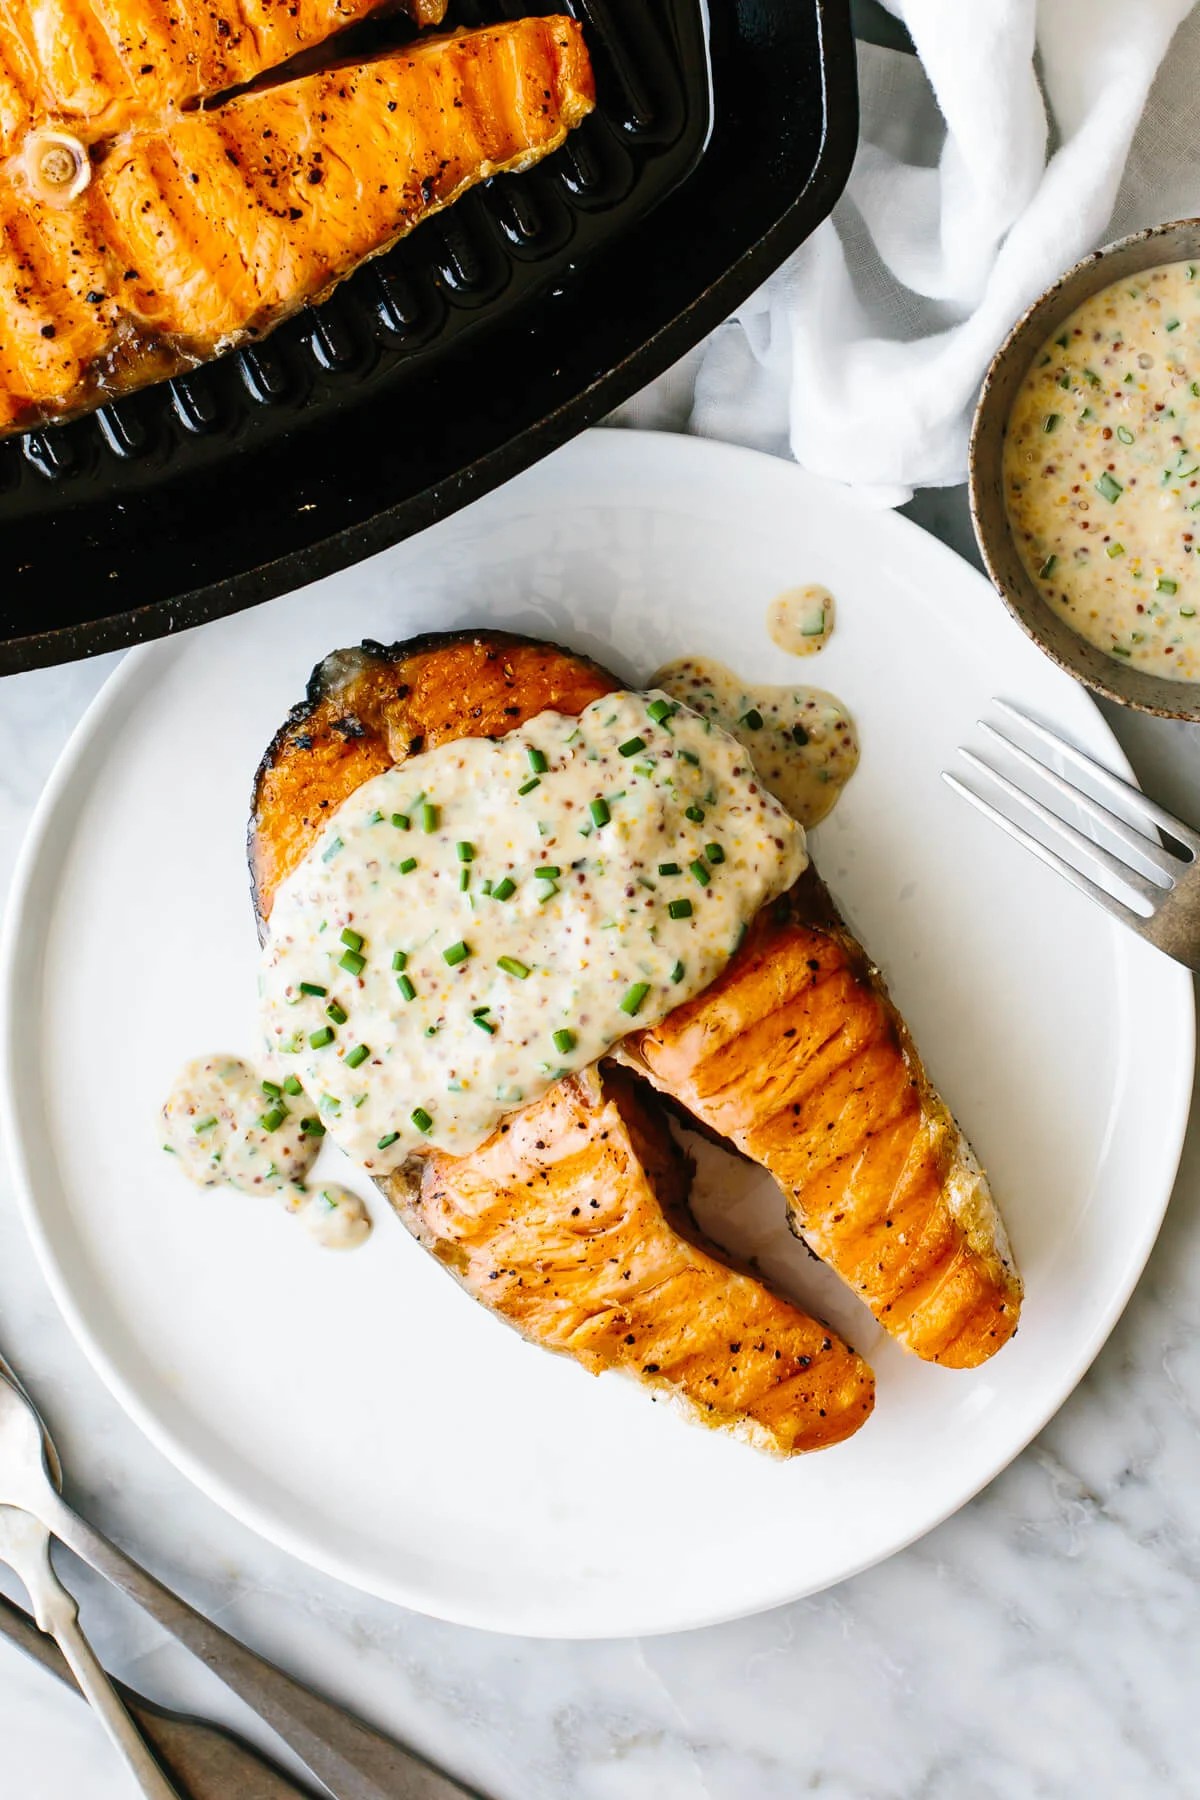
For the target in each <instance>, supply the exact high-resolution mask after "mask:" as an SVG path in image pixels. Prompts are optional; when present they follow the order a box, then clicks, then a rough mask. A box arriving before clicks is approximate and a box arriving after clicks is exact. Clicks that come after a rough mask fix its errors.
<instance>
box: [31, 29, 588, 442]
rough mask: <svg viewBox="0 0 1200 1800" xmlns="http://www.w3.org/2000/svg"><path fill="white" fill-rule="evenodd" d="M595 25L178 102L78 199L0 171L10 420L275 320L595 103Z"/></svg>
mask: <svg viewBox="0 0 1200 1800" xmlns="http://www.w3.org/2000/svg"><path fill="white" fill-rule="evenodd" d="M3 3H4V0H0V5H3ZM593 105H594V88H593V83H592V73H591V67H590V64H589V61H588V55H587V50H586V48H585V46H584V42H583V38H582V34H581V32H580V29H579V26H578V25H577V24H576V23H575V21H574V20H572V19H568V18H547V19H524V20H519V21H517V22H516V23H513V24H504V25H496V26H491V27H488V28H487V29H484V30H481V31H475V32H467V33H463V34H461V35H458V36H453V37H445V38H434V39H425V40H422V41H420V42H419V43H417V44H416V45H414V46H413V47H412V48H410V49H407V50H404V51H399V52H397V53H395V54H393V55H388V56H383V57H379V58H378V59H376V60H373V61H371V62H368V63H362V64H358V65H356V66H352V67H346V68H339V69H334V70H329V71H326V72H324V73H322V74H316V75H309V76H305V77H303V78H301V79H299V80H296V81H292V82H287V83H284V84H282V85H280V86H278V87H272V88H267V89H262V90H258V91H255V92H251V93H246V94H243V95H241V96H240V97H238V98H235V99H233V100H231V101H229V102H228V103H227V104H225V105H223V106H221V107H218V108H217V109H215V110H214V111H211V112H191V113H184V114H178V115H176V116H174V117H172V118H171V119H170V120H169V121H168V122H166V123H155V124H151V125H147V126H146V127H145V128H144V129H141V128H139V129H138V130H136V131H133V132H130V133H128V134H125V135H122V136H121V137H119V138H117V139H114V140H112V141H110V142H108V143H107V144H106V145H104V146H102V147H101V149H102V153H101V151H98V150H93V151H92V152H91V153H90V154H91V163H90V168H89V173H90V179H89V180H88V181H87V185H86V186H84V187H83V189H82V191H81V192H79V193H78V194H76V195H75V196H74V197H73V198H70V199H68V200H66V201H65V202H63V203H58V202H57V201H56V200H55V199H48V198H45V197H43V196H42V195H41V194H40V193H38V194H35V193H34V192H33V191H32V190H31V189H30V187H29V185H28V183H27V182H22V180H21V179H20V169H19V168H18V167H17V165H16V162H15V161H10V163H9V164H8V165H6V168H5V170H4V172H3V174H0V433H2V432H5V431H7V432H12V431H24V430H28V429H30V428H31V427H33V426H36V425H40V424H45V423H50V422H53V421H55V420H57V419H62V418H67V417H70V416H72V415H73V414H76V413H79V412H81V411H86V410H87V409H88V408H90V407H93V406H96V405H100V404H103V403H104V402H105V401H107V400H110V399H113V398H115V397H117V396H118V395H120V394H123V393H127V392H129V391H130V390H131V389H133V388H137V387H142V386H144V385H146V383H148V382H151V381H156V380H159V379H162V378H163V376H165V375H170V374H174V373H177V372H179V371H180V370H182V369H186V368H191V367H194V366H195V365H196V364H197V363H199V362H202V361H204V360H206V359H207V358H209V357H211V356H214V355H217V354H218V353H219V352H221V351H223V350H226V349H229V348H231V347H232V346H235V345H237V344H238V343H241V342H244V341H246V340H249V339H257V338H260V337H262V336H263V335H264V334H265V333H266V332H268V331H270V330H271V329H272V328H273V327H274V326H275V325H277V324H278V323H279V322H280V321H281V320H283V319H285V318H287V317H288V316H289V315H290V314H292V313H294V312H296V311H298V310H299V309H300V307H302V306H304V305H307V304H311V303H312V302H314V301H317V300H319V299H321V298H322V297H323V296H324V295H326V294H327V293H329V292H330V290H331V289H332V288H333V287H334V286H336V284H337V283H338V282H339V281H341V280H342V279H344V277H345V276H347V275H349V274H351V273H352V272H353V270H354V269H355V268H357V267H358V266H359V265H360V264H361V263H362V262H363V261H365V260H366V259H367V258H369V257H373V256H378V255H380V254H381V253H382V252H383V251H385V250H388V249H390V247H391V246H392V245H393V244H394V243H395V242H396V241H397V240H398V239H399V238H401V237H403V236H405V235H406V234H407V233H408V232H409V231H411V230H412V229H413V227H414V226H416V225H418V224H420V223H421V221H422V220H423V219H426V218H428V217H430V216H431V215H432V214H433V213H436V212H438V211H440V210H441V209H442V208H443V207H445V206H449V205H450V204H452V202H453V201H454V200H456V199H457V198H458V197H459V195H460V194H462V193H463V192H465V190H466V189H467V188H470V187H472V186H474V185H475V184H476V183H478V182H480V181H485V180H487V179H488V178H489V177H491V176H493V175H496V174H498V173H501V172H503V171H506V170H520V169H525V168H528V167H529V166H530V165H531V164H533V163H535V162H537V161H539V160H540V159H541V158H542V157H544V156H546V155H548V154H549V153H550V152H551V151H552V150H555V149H557V147H558V146H559V145H560V144H561V143H562V142H563V140H564V138H565V137H566V135H567V133H568V131H570V130H571V129H572V127H573V126H575V125H577V124H579V123H580V121H581V120H582V119H583V118H584V117H585V116H586V115H587V114H588V113H589V112H590V111H591V109H592V107H593Z"/></svg>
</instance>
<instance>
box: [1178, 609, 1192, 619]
mask: <svg viewBox="0 0 1200 1800" xmlns="http://www.w3.org/2000/svg"><path fill="white" fill-rule="evenodd" d="M1179 616H1180V618H1181V619H1194V618H1195V616H1196V609H1195V607H1194V606H1181V607H1180V609H1179Z"/></svg>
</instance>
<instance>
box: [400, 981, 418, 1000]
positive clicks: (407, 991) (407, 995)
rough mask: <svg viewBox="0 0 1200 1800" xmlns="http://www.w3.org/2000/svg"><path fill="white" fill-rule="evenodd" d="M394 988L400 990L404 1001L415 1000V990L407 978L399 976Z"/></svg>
mask: <svg viewBox="0 0 1200 1800" xmlns="http://www.w3.org/2000/svg"><path fill="white" fill-rule="evenodd" d="M396 986H397V987H398V988H399V989H400V993H401V996H402V998H403V999H405V1000H415V999H416V997H417V990H416V988H415V987H414V986H413V984H412V980H411V978H410V977H409V976H407V975H401V976H400V978H399V980H398V981H397V983H396Z"/></svg>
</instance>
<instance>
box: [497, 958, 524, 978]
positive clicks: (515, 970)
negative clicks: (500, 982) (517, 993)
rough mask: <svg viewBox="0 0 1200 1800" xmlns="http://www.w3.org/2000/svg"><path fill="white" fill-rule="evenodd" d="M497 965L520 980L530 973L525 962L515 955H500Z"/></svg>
mask: <svg viewBox="0 0 1200 1800" xmlns="http://www.w3.org/2000/svg"><path fill="white" fill-rule="evenodd" d="M496 967H497V968H498V969H503V970H504V973H505V974H506V975H515V976H516V978H517V980H518V981H524V980H525V977H526V976H527V975H528V974H529V970H528V969H527V968H526V966H525V964H524V963H523V962H518V961H517V959H516V957H515V956H501V957H498V958H497V961H496Z"/></svg>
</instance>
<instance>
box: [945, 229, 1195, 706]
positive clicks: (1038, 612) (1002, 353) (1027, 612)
mask: <svg viewBox="0 0 1200 1800" xmlns="http://www.w3.org/2000/svg"><path fill="white" fill-rule="evenodd" d="M1192 260H1198V261H1200V219H1178V220H1176V221H1175V222H1174V223H1173V224H1170V225H1155V226H1153V227H1152V228H1151V229H1150V230H1149V231H1139V232H1138V233H1137V234H1136V236H1134V237H1127V238H1121V239H1120V240H1119V241H1118V242H1117V243H1115V244H1108V245H1107V246H1106V247H1105V248H1104V249H1103V250H1097V251H1095V252H1094V253H1093V255H1091V256H1088V257H1085V259H1084V260H1083V262H1081V263H1076V265H1075V267H1074V268H1073V269H1068V270H1067V273H1066V274H1065V275H1063V276H1061V277H1060V279H1059V280H1058V281H1056V282H1055V284H1054V286H1053V287H1052V288H1050V289H1048V290H1047V292H1046V293H1044V294H1043V295H1042V297H1041V299H1040V300H1038V301H1035V303H1034V304H1033V305H1032V306H1031V307H1030V309H1029V311H1028V312H1027V313H1026V314H1025V316H1024V318H1023V319H1020V320H1018V322H1017V324H1016V325H1014V327H1013V329H1012V331H1011V332H1010V333H1009V335H1008V337H1007V338H1006V339H1005V340H1004V342H1003V344H1001V346H1000V348H999V350H997V352H996V354H995V356H994V357H993V358H992V365H991V367H990V369H989V370H988V372H987V376H986V378H985V379H984V383H983V389H982V392H981V393H980V396H979V404H978V406H977V407H976V409H975V423H974V426H973V428H972V431H971V455H970V483H971V516H972V518H973V519H974V521H975V536H976V538H977V539H978V541H979V548H980V551H981V553H982V555H983V560H984V562H985V564H986V565H987V571H988V574H989V575H990V576H991V578H992V580H993V581H994V582H995V584H996V587H997V588H998V589H999V591H1000V595H1001V598H1002V599H1003V601H1004V604H1005V605H1006V606H1007V607H1008V610H1009V612H1011V613H1012V615H1013V617H1014V619H1016V621H1017V623H1018V624H1019V625H1020V626H1021V627H1022V628H1023V629H1024V630H1025V631H1027V632H1028V633H1029V635H1030V637H1031V638H1033V639H1034V641H1035V642H1036V643H1037V644H1039V645H1040V646H1041V648H1042V649H1043V650H1044V651H1045V652H1046V654H1047V656H1050V657H1052V658H1053V659H1054V661H1055V662H1056V663H1058V664H1059V666H1060V667H1061V668H1064V669H1066V670H1067V671H1068V673H1069V674H1071V675H1074V676H1075V677H1076V678H1077V679H1078V680H1079V681H1082V682H1085V683H1086V684H1087V686H1088V687H1090V688H1093V689H1095V691H1096V693H1098V694H1104V695H1106V696H1107V698H1108V699H1110V700H1116V701H1118V702H1119V703H1120V704H1121V705H1122V706H1133V707H1136V708H1137V709H1138V710H1139V711H1140V712H1149V713H1158V714H1159V715H1160V717H1163V718H1171V719H1197V720H1200V682H1193V681H1170V680H1168V679H1167V677H1166V676H1165V675H1147V674H1144V673H1143V672H1142V671H1141V670H1138V669H1131V668H1126V667H1125V666H1124V664H1122V663H1119V662H1117V661H1116V660H1115V659H1114V658H1113V657H1111V656H1105V654H1104V652H1103V651H1102V650H1098V649H1096V647H1095V645H1093V644H1089V643H1088V642H1087V640H1086V639H1085V638H1081V637H1080V636H1079V635H1078V633H1077V632H1074V631H1072V629H1071V627H1070V626H1069V625H1068V624H1067V623H1066V621H1065V620H1063V619H1060V618H1059V617H1058V615H1057V614H1056V613H1053V612H1051V610H1050V608H1049V607H1048V606H1047V605H1046V604H1045V602H1044V601H1043V599H1042V597H1041V595H1040V594H1039V593H1038V590H1037V588H1036V586H1035V585H1034V583H1033V581H1032V580H1031V579H1030V576H1029V574H1028V573H1027V571H1026V569H1025V565H1024V563H1023V562H1022V561H1021V555H1020V551H1019V550H1018V549H1017V545H1016V541H1015V539H1014V537H1013V533H1012V528H1011V526H1010V525H1009V520H1008V509H1007V507H1006V506H1005V503H1004V480H1003V466H1004V435H1005V431H1006V429H1007V427H1008V419H1009V414H1010V413H1011V411H1012V406H1013V401H1014V400H1015V399H1016V395H1017V390H1018V388H1019V387H1020V385H1021V383H1022V381H1023V380H1024V378H1025V375H1026V374H1027V372H1028V370H1029V367H1030V364H1031V363H1032V362H1033V359H1034V357H1035V356H1036V355H1037V353H1038V351H1039V350H1040V349H1041V347H1042V345H1043V344H1044V343H1045V341H1046V339H1047V338H1048V337H1050V336H1051V334H1052V333H1053V331H1054V328H1055V327H1056V326H1057V325H1060V324H1061V323H1062V321H1063V320H1064V319H1065V318H1067V316H1068V315H1069V314H1070V313H1073V312H1074V310H1075V308H1076V307H1077V306H1080V305H1082V303H1083V302H1084V301H1085V300H1087V299H1089V298H1090V297H1091V296H1092V295H1093V294H1097V293H1099V292H1100V290H1101V289H1102V288H1106V287H1108V286H1109V284H1110V283H1111V282H1114V281H1120V280H1121V279H1122V277H1123V276H1126V275H1137V274H1140V273H1141V272H1142V271H1143V270H1144V269H1153V268H1156V267H1157V266H1158V265H1159V264H1160V263H1173V262H1188V261H1192Z"/></svg>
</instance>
